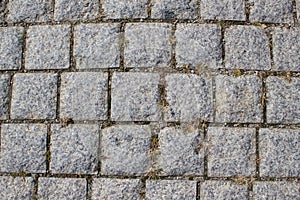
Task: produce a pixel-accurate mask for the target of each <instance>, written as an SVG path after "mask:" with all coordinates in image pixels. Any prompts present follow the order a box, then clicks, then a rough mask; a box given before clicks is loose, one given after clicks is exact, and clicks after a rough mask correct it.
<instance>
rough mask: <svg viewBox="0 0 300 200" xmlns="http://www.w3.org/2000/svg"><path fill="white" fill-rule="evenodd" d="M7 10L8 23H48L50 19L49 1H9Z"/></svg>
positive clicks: (50, 5)
mask: <svg viewBox="0 0 300 200" xmlns="http://www.w3.org/2000/svg"><path fill="white" fill-rule="evenodd" d="M7 9H8V14H7V21H8V22H48V21H50V20H51V19H52V10H53V8H52V2H51V1H45V0H26V1H24V0H11V1H8V4H7Z"/></svg>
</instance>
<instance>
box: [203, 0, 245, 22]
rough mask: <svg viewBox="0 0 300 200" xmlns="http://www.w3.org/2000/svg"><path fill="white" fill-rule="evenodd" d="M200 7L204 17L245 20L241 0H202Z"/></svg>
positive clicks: (243, 5) (243, 4) (243, 6)
mask: <svg viewBox="0 0 300 200" xmlns="http://www.w3.org/2000/svg"><path fill="white" fill-rule="evenodd" d="M200 8H201V17H203V18H204V19H212V20H215V19H217V20H238V21H245V20H246V15H245V3H244V1H243V0H225V1H224V0H202V1H201V6H200Z"/></svg>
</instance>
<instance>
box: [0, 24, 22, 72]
mask: <svg viewBox="0 0 300 200" xmlns="http://www.w3.org/2000/svg"><path fill="white" fill-rule="evenodd" d="M23 32H24V28H23V27H1V28H0V41H1V43H0V70H16V69H20V68H21V58H22V42H23V38H22V37H23Z"/></svg>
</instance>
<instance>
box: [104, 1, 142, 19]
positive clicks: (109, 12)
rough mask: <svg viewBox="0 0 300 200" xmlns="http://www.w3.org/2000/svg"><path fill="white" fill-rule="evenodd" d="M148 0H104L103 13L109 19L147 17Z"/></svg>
mask: <svg viewBox="0 0 300 200" xmlns="http://www.w3.org/2000/svg"><path fill="white" fill-rule="evenodd" d="M147 3H148V1H147V0H103V1H102V9H103V15H104V17H106V18H109V19H121V18H123V19H127V18H146V17H147V16H148V14H147Z"/></svg>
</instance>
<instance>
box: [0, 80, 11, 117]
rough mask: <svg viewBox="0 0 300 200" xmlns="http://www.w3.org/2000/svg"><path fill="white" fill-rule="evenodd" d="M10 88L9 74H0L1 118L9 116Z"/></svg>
mask: <svg viewBox="0 0 300 200" xmlns="http://www.w3.org/2000/svg"><path fill="white" fill-rule="evenodd" d="M9 89H10V84H9V76H8V75H0V120H1V119H7V118H8V109H9V107H8V106H9V105H8V104H9V101H10V99H9V98H10V97H9Z"/></svg>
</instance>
